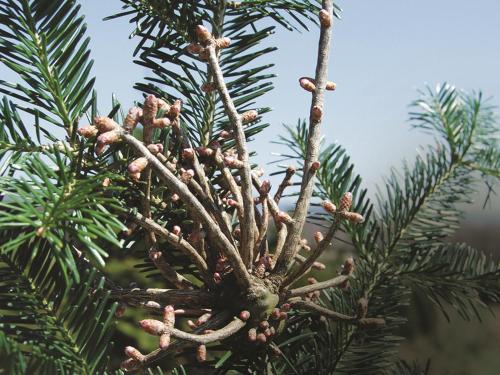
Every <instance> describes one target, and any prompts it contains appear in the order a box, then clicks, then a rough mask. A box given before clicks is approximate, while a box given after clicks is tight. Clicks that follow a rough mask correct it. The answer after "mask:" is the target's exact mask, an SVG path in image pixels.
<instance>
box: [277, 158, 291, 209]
mask: <svg viewBox="0 0 500 375" xmlns="http://www.w3.org/2000/svg"><path fill="white" fill-rule="evenodd" d="M294 174H295V167H288V168H287V169H286V173H285V177H284V178H283V181H281V184H280V186H278V190H277V191H276V193H275V194H274V201H275V202H276V203H279V202H280V200H281V196H282V195H283V192H284V191H285V189H286V188H287V187H288V186H290V184H291V182H290V180H291V179H292V177H293V175H294Z"/></svg>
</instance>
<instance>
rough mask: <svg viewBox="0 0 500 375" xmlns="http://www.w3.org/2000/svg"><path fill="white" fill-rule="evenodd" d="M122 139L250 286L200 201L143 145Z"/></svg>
mask: <svg viewBox="0 0 500 375" xmlns="http://www.w3.org/2000/svg"><path fill="white" fill-rule="evenodd" d="M121 137H122V139H123V140H124V141H125V142H127V143H128V144H130V145H131V146H132V147H133V148H134V149H135V150H136V151H137V152H138V153H139V154H141V155H142V156H144V157H145V158H146V159H147V160H148V162H149V164H150V165H151V166H152V167H153V168H155V170H156V171H157V172H158V175H159V177H160V178H161V179H162V180H163V181H165V183H166V184H167V186H168V187H169V188H170V189H171V190H172V191H174V192H175V193H177V194H179V196H180V198H181V199H182V200H183V201H184V202H185V203H186V204H187V205H188V206H189V207H190V209H191V212H192V213H193V215H195V216H197V219H199V220H200V221H201V222H202V223H203V224H204V227H205V229H206V230H207V231H208V234H209V237H210V238H211V239H212V240H213V244H214V245H215V246H219V248H220V249H221V251H222V252H223V253H224V254H225V255H226V257H227V258H228V260H229V262H230V263H231V266H232V267H233V271H234V274H235V276H236V280H237V282H238V283H239V284H240V286H242V287H243V288H244V289H245V290H246V289H248V288H249V287H250V285H251V276H250V274H249V273H248V270H247V268H246V266H245V264H244V263H243V261H242V259H241V257H240V255H239V254H238V251H237V250H236V248H235V247H234V246H233V244H231V242H230V241H229V240H228V238H227V237H226V236H224V234H223V233H222V232H221V230H220V227H219V226H218V225H217V223H216V222H215V221H214V220H213V219H212V217H211V216H210V215H209V214H208V212H207V211H206V210H205V208H204V207H203V205H202V204H201V203H200V201H199V200H198V199H197V198H196V197H195V196H194V195H193V194H192V193H191V191H189V189H188V187H187V186H186V185H185V184H184V183H183V182H181V181H180V180H179V179H178V178H177V177H176V176H175V175H174V174H173V173H172V172H170V170H169V169H168V168H167V167H165V166H164V165H163V164H162V163H161V162H160V161H159V160H158V159H157V158H156V157H155V156H154V155H153V154H151V152H150V151H149V150H148V149H147V148H146V146H144V144H143V143H142V142H141V141H139V140H137V139H136V138H135V137H133V136H132V135H130V134H127V133H125V132H123V133H122V134H121ZM252 216H253V212H252Z"/></svg>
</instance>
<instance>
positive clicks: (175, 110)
mask: <svg viewBox="0 0 500 375" xmlns="http://www.w3.org/2000/svg"><path fill="white" fill-rule="evenodd" d="M181 111H182V100H180V99H177V100H176V101H175V102H174V104H172V105H171V106H170V110H169V111H168V116H169V117H170V118H171V119H175V118H177V117H178V116H179V115H180V114H181Z"/></svg>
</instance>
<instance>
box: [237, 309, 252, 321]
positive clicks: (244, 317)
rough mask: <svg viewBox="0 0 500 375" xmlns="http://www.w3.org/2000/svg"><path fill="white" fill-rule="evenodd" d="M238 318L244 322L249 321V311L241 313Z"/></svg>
mask: <svg viewBox="0 0 500 375" xmlns="http://www.w3.org/2000/svg"><path fill="white" fill-rule="evenodd" d="M239 317H240V319H241V320H243V321H244V322H246V321H247V320H248V319H250V311H247V310H243V311H241V312H240V315H239Z"/></svg>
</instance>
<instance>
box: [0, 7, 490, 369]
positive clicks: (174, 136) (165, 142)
mask: <svg viewBox="0 0 500 375" xmlns="http://www.w3.org/2000/svg"><path fill="white" fill-rule="evenodd" d="M1 3H2V8H1V10H0V18H1V20H2V24H3V26H2V27H1V28H0V53H1V61H2V63H3V64H4V65H5V67H7V68H9V69H11V70H12V71H14V72H15V73H17V74H18V76H19V83H8V82H5V81H0V91H1V92H2V93H4V94H5V95H6V96H5V98H4V100H3V102H2V105H1V107H0V125H1V127H0V158H1V159H0V161H1V163H2V164H1V166H0V173H1V174H2V177H1V180H0V186H1V191H2V198H1V202H0V206H1V212H0V230H1V233H2V236H1V247H0V250H1V252H0V303H1V305H0V306H1V307H0V324H1V325H2V334H1V335H0V353H1V354H2V358H6V361H4V362H5V367H4V372H6V371H7V372H8V373H34V372H37V371H38V372H39V373H44V374H45V373H68V374H73V373H113V372H115V373H120V372H121V371H122V370H124V371H148V372H149V373H162V370H161V369H160V368H153V367H154V366H157V365H162V364H164V363H165V362H164V361H163V360H162V359H163V358H164V357H167V356H170V357H172V356H178V357H179V358H182V361H183V362H184V363H188V364H185V366H184V367H185V368H183V367H181V368H180V369H178V370H174V372H175V373H180V372H182V371H196V369H199V368H202V369H203V370H202V371H205V372H206V373H225V372H227V371H229V370H232V371H236V372H238V371H240V372H242V373H246V372H252V373H257V374H260V373H269V374H271V373H281V374H285V373H286V374H288V373H306V372H308V371H316V372H318V373H325V374H326V373H332V372H338V373H344V372H347V373H356V374H363V373H366V374H373V373H379V372H383V371H387V372H389V373H391V372H397V371H399V370H401V369H404V371H406V372H408V373H415V372H416V371H418V369H417V366H411V365H407V364H401V363H400V362H397V361H395V360H396V359H397V356H396V354H397V353H396V348H397V344H398V342H399V341H400V338H399V337H398V336H397V333H398V332H399V331H398V328H399V327H400V326H401V325H402V324H404V322H405V319H404V313H405V311H404V306H406V305H407V304H408V303H409V294H410V292H411V291H412V290H414V289H420V290H422V291H423V294H424V295H426V296H427V297H428V298H429V300H430V301H432V302H434V303H436V304H437V305H438V306H440V307H441V309H442V311H443V313H445V314H447V311H448V309H449V308H450V307H452V308H455V309H456V310H457V311H458V312H459V313H460V315H462V316H463V317H464V318H466V319H470V318H471V317H473V316H477V317H480V310H481V309H482V308H487V307H488V306H489V305H490V304H491V303H495V302H498V301H499V300H500V288H499V284H498V277H499V274H500V268H499V266H498V265H497V264H495V263H493V261H492V260H491V259H489V258H487V257H485V256H484V255H483V254H482V253H480V252H479V251H477V250H475V249H472V248H470V247H468V246H467V245H464V244H453V243H450V242H449V238H450V235H451V234H453V232H454V231H455V230H456V229H457V228H458V225H459V219H460V217H461V213H460V211H459V208H460V207H462V206H461V203H464V202H467V201H469V200H470V197H471V194H472V193H473V191H474V183H475V181H477V180H478V179H487V181H488V182H489V184H490V186H491V184H492V183H493V182H494V180H495V179H497V178H498V177H499V176H500V171H499V170H498V159H499V156H500V152H499V150H498V141H497V138H496V137H497V129H496V128H495V127H494V123H493V115H492V110H491V108H490V107H488V105H487V104H485V103H484V101H483V99H482V96H481V94H473V95H468V94H466V93H463V92H461V91H458V90H456V89H454V88H453V87H451V86H449V85H444V86H442V87H438V88H437V90H436V91H432V90H429V92H427V93H423V94H422V99H420V100H418V101H417V102H415V103H414V108H415V110H414V112H413V113H412V114H411V118H412V121H413V122H414V124H415V126H416V127H419V128H424V129H426V130H429V131H432V132H434V134H435V135H436V141H435V142H436V143H435V144H434V145H431V146H429V147H428V148H427V149H426V151H425V153H424V154H422V155H420V156H418V157H417V159H416V161H415V163H414V165H411V166H410V165H405V166H404V168H403V172H402V173H401V174H397V173H395V172H394V173H393V174H392V175H390V176H389V178H388V179H387V182H386V187H385V193H381V194H380V195H379V196H378V202H377V204H376V205H374V204H372V203H371V202H370V200H369V199H368V194H367V191H366V189H364V188H362V186H361V178H360V177H359V176H357V175H355V173H354V170H353V165H352V164H351V163H350V161H349V157H348V156H347V154H346V151H345V150H344V149H343V148H342V147H341V146H339V145H335V144H334V145H330V146H325V145H323V144H322V142H321V129H322V127H323V126H325V125H326V124H325V125H323V124H322V122H323V116H324V113H325V112H326V111H328V107H326V106H325V95H331V93H330V92H329V91H333V90H335V89H336V85H335V83H334V82H333V81H332V80H331V79H330V77H329V75H328V69H327V68H328V61H329V52H330V44H331V31H332V28H333V24H334V22H333V21H334V17H335V16H336V15H337V13H336V12H337V11H338V8H336V6H335V5H333V4H332V2H331V1H330V0H324V1H322V2H316V1H305V2H298V1H242V2H226V1H201V2H170V1H162V2H159V1H147V2H146V1H132V0H124V1H123V3H124V11H123V12H122V13H120V14H118V15H116V16H113V17H110V18H114V17H118V16H131V17H132V19H133V21H134V22H136V24H137V29H136V30H135V31H134V35H135V36H136V37H138V38H139V43H138V46H137V49H136V51H135V52H136V53H137V54H138V59H137V61H136V62H137V63H139V64H140V65H142V66H144V67H146V68H148V69H150V70H151V72H152V76H150V77H146V82H145V83H144V82H142V83H138V84H137V85H136V88H137V89H139V90H141V91H142V92H143V93H144V94H145V95H144V99H143V100H141V101H140V102H138V103H136V105H135V106H133V107H132V108H130V109H129V110H128V112H127V113H123V112H122V111H121V105H120V104H119V103H118V102H117V101H116V100H114V102H113V109H112V110H111V112H110V113H108V114H107V115H102V114H99V112H98V110H97V101H96V94H95V93H94V94H92V87H93V82H94V80H93V79H91V78H89V75H90V71H91V66H92V62H91V61H90V60H89V51H88V48H87V47H88V39H86V38H85V26H84V23H83V18H82V17H80V16H79V6H78V5H76V4H75V2H74V1H70V0H58V1H46V0H3V1H2V2H1ZM266 18H267V19H268V20H269V21H270V22H273V23H277V24H279V25H282V26H285V27H287V28H289V29H296V28H305V27H306V22H310V21H314V22H317V23H318V25H319V29H320V37H319V44H318V50H317V63H316V70H315V74H314V77H301V78H299V86H300V87H301V88H302V89H303V90H305V93H307V94H308V96H309V98H310V113H309V120H308V121H299V122H298V124H297V126H296V127H288V128H287V130H288V135H287V136H284V137H282V138H280V140H279V143H282V144H284V145H285V146H287V147H288V150H289V151H288V152H287V155H284V160H287V159H290V160H289V161H290V163H291V164H293V165H295V166H293V165H291V166H285V167H284V168H282V169H279V171H278V173H282V174H283V179H282V182H281V183H280V184H279V185H278V186H277V187H276V188H274V187H273V186H271V183H270V181H269V180H266V179H265V177H264V176H265V174H264V172H263V171H262V169H260V168H258V167H257V166H255V165H253V164H252V161H251V156H252V153H251V151H250V148H249V140H250V137H252V136H254V135H256V134H257V133H258V132H259V131H260V130H261V129H263V128H264V127H265V126H267V125H266V124H262V122H261V121H262V118H263V115H264V114H265V113H266V112H267V111H268V110H269V109H268V108H256V106H255V103H256V102H255V101H256V99H257V98H259V97H260V96H262V95H264V94H265V93H266V92H268V91H269V90H270V89H271V88H272V83H271V81H270V79H271V78H272V77H273V76H272V74H269V73H266V70H267V69H268V68H270V66H260V67H259V66H255V62H254V60H255V59H257V58H258V57H259V56H261V55H264V54H267V53H269V52H272V51H273V50H274V49H275V48H274V47H268V48H264V49H259V48H260V47H259V44H260V42H261V41H263V40H265V39H266V38H267V36H268V35H269V34H270V33H271V32H272V31H273V29H274V26H268V27H266V28H262V26H261V20H262V19H266ZM267 24H269V22H268V23H267ZM311 53H312V51H311ZM297 95H300V93H299V92H297ZM304 98H306V96H304ZM28 123H29V124H30V125H29V126H27V125H26V124H28ZM54 129H58V130H60V131H59V134H57V132H56V131H54ZM141 130H142V131H141ZM284 160H282V161H284ZM284 194H288V195H290V196H293V197H295V198H296V200H295V206H294V208H293V209H292V210H290V211H288V212H287V211H286V209H285V208H284V206H283V204H282V203H281V202H280V201H281V198H282V197H283V196H284ZM307 220H310V221H312V222H316V223H319V224H320V225H322V226H323V227H324V230H320V231H317V232H316V233H315V234H314V243H308V242H307V241H306V240H305V239H304V238H303V237H304V235H303V231H304V225H305V223H306V221H307ZM340 233H345V234H347V236H348V238H349V242H350V243H351V244H352V245H353V247H354V249H355V250H354V256H353V257H347V258H346V259H344V260H343V267H342V268H341V269H340V270H338V272H337V270H332V269H329V267H327V266H326V265H325V264H323V263H321V262H320V261H319V258H320V256H321V255H322V254H324V253H325V252H326V251H335V245H336V241H337V236H338V235H339V234H340ZM332 243H333V245H334V249H333V250H332V249H331V246H332ZM120 252H121V253H125V254H128V255H129V256H130V257H132V258H133V259H137V258H136V256H137V255H136V254H137V253H139V254H140V256H139V257H140V258H145V259H144V260H142V261H141V260H139V259H137V263H139V266H140V267H141V268H142V269H143V270H144V272H146V273H147V274H148V275H149V276H151V277H152V278H153V279H155V280H157V281H161V283H163V285H164V287H163V288H148V285H141V287H136V286H132V287H130V286H127V285H119V283H117V280H114V277H113V274H109V275H108V276H105V274H106V272H107V270H108V269H107V266H106V258H107V257H108V256H109V255H110V254H116V255H118V254H119V253H120ZM124 267H126V266H125V265H124ZM313 269H314V270H321V271H322V272H323V273H324V274H325V275H326V276H325V277H324V281H321V282H318V281H317V280H316V279H315V278H313V277H311V276H310V275H309V273H310V271H311V270H313ZM102 271H104V272H102ZM328 275H329V276H328ZM304 278H305V279H307V284H306V285H305V286H304V285H303V284H304V283H303V282H302V280H304ZM130 281H133V280H130ZM127 307H131V308H132V309H135V310H136V311H139V312H140V314H141V315H142V318H141V320H139V321H138V322H137V324H138V326H139V327H140V328H141V329H142V330H143V331H145V332H146V333H148V334H149V335H150V336H149V337H150V340H151V342H153V343H154V346H155V347H156V349H154V350H153V351H149V352H145V351H143V350H142V348H140V347H139V348H136V347H134V346H132V344H133V343H132V342H130V345H129V346H126V343H125V344H120V345H123V352H122V353H123V354H121V355H120V357H121V358H116V356H117V355H116V354H115V355H112V353H113V352H112V341H113V339H112V337H113V326H114V322H115V321H117V320H119V319H120V318H121V317H122V316H123V315H124V314H127V311H126V309H127ZM131 340H132V339H131ZM114 353H116V352H114ZM118 366H119V367H121V368H122V370H118V369H117V367H118ZM151 366H153V367H151ZM414 367H415V368H414ZM398 369H399V370H398ZM401 371H403V370H401Z"/></svg>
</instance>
